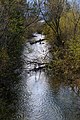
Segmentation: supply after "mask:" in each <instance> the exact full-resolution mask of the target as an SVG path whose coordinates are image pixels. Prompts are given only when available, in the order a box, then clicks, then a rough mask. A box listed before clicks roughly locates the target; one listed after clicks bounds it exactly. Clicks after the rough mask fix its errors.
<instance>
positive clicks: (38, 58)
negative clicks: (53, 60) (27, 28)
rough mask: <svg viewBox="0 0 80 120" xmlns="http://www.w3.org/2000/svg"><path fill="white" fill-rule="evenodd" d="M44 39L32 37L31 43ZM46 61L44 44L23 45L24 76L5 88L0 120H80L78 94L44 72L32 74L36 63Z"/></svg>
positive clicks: (39, 35)
mask: <svg viewBox="0 0 80 120" xmlns="http://www.w3.org/2000/svg"><path fill="white" fill-rule="evenodd" d="M43 38H44V35H41V34H36V33H35V37H34V38H33V40H39V39H43ZM28 46H29V47H30V52H29V53H28V52H27V51H28V49H29V48H28ZM46 56H47V57H46ZM48 57H49V54H48V47H47V43H46V42H45V41H42V42H41V43H36V44H33V45H30V44H25V46H24V51H23V59H24V61H25V62H24V65H23V72H22V74H21V75H20V77H17V78H16V77H15V79H16V80H17V79H20V80H17V83H16V82H13V83H12V84H9V83H7V87H4V92H3V93H5V94H4V96H2V98H1V100H0V107H1V113H3V111H4V113H3V114H0V118H1V120H80V96H79V94H76V92H74V91H73V90H72V88H71V86H70V85H69V84H65V83H64V82H62V81H60V80H54V79H51V78H50V77H49V76H48V75H46V72H45V70H38V71H34V68H35V67H36V68H38V67H40V66H39V65H37V62H38V63H45V62H47V61H48V60H49V58H48ZM44 58H45V59H44ZM26 61H28V63H27V62H26ZM29 61H31V63H30V62H29ZM34 62H35V64H34ZM42 66H43V64H42ZM5 86H6V85H5ZM6 94H7V95H6ZM6 96H7V97H6Z"/></svg>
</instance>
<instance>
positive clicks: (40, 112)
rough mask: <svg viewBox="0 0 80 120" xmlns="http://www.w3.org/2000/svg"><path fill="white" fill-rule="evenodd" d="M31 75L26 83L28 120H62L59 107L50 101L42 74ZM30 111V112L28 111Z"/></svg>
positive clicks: (47, 87) (47, 86)
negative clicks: (28, 94)
mask: <svg viewBox="0 0 80 120" xmlns="http://www.w3.org/2000/svg"><path fill="white" fill-rule="evenodd" d="M39 74H40V73H39V72H37V74H36V78H35V74H32V75H31V77H29V78H28V81H27V91H28V92H29V93H30V96H29V99H28V103H27V104H28V107H29V109H31V112H29V120H62V119H63V116H62V112H61V110H60V107H59V106H58V105H57V104H56V103H55V102H54V100H53V99H51V95H50V94H51V93H50V91H49V85H48V82H47V78H46V76H45V74H44V72H42V73H41V74H40V75H39ZM29 111H30V110H29Z"/></svg>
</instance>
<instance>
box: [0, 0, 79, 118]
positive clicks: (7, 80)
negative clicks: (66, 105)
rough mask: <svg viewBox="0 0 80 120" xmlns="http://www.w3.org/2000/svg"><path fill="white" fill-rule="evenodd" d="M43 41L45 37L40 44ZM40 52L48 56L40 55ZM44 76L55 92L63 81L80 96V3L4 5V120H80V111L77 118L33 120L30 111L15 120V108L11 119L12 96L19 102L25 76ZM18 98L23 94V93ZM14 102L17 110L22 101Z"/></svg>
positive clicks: (22, 0) (8, 1)
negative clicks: (17, 86)
mask: <svg viewBox="0 0 80 120" xmlns="http://www.w3.org/2000/svg"><path fill="white" fill-rule="evenodd" d="M37 36H38V37H39V36H41V37H40V38H39V39H37V40H36V37H37ZM45 44H46V46H45ZM39 49H40V51H41V50H42V53H39V52H38V50H39ZM24 51H26V52H24ZM33 51H36V52H35V53H33ZM31 54H32V55H33V56H31ZM37 54H38V55H37ZM43 54H44V55H43ZM36 55H37V57H36ZM39 57H40V58H39ZM24 66H25V67H24ZM42 71H43V72H42ZM39 72H40V74H41V76H43V75H42V73H44V74H46V77H48V78H49V79H51V80H50V81H49V82H50V84H51V86H52V85H53V87H54V88H55V89H60V84H62V83H61V82H63V84H64V85H63V84H62V85H63V86H64V87H65V86H68V85H69V87H70V89H71V90H72V91H73V92H74V93H75V94H76V95H78V97H80V96H79V95H80V1H79V0H0V107H1V109H0V113H1V115H0V119H1V120H69V119H70V120H79V119H80V118H79V119H78V116H80V112H79V111H78V112H79V113H78V114H77V117H76V118H75V119H73V117H71V118H64V119H61V118H60V117H59V119H57V118H56V117H54V118H55V119H49V118H48V119H47V118H46V119H45V118H44V119H43V118H41V119H39V118H37V117H33V118H34V119H33V118H30V117H29V119H28V118H24V116H25V115H23V114H24V112H23V113H20V115H19V117H18V118H15V116H14V115H13V113H14V111H15V110H14V109H13V108H12V109H13V110H12V112H11V114H10V115H9V116H8V114H9V112H7V111H6V108H7V106H8V105H9V101H10V98H9V97H11V98H12V99H14V97H13V96H14V93H15V92H14V91H15V90H14V87H13V86H15V84H18V85H19V83H20V81H21V80H22V81H24V78H25V76H27V78H26V80H27V79H28V74H30V76H31V74H33V73H34V75H33V76H32V77H33V78H34V76H35V74H36V76H37V74H38V73H39ZM25 74H26V75H25ZM33 78H32V79H33ZM35 79H37V78H35ZM42 79H44V77H42ZM27 81H28V80H27ZM35 81H36V80H35ZM35 84H36V83H35ZM54 84H55V85H54ZM65 84H66V85H65ZM21 85H22V84H21ZM10 86H11V87H10ZM26 86H27V85H26ZM54 88H53V89H54ZM17 89H18V88H17ZM6 91H7V92H6ZM53 91H54V90H53ZM55 91H57V90H55ZM8 92H10V93H8ZM36 92H37V91H36ZM61 92H62V91H61ZM18 93H20V94H21V91H20V90H19V91H18ZM66 93H67V92H66ZM27 94H28V93H27ZM5 96H6V97H5ZM16 96H17V95H16ZM23 96H24V95H23ZM26 96H27V95H26ZM39 97H40V96H39ZM16 99H17V98H16ZM25 99H26V98H25ZM7 101H8V102H7ZM12 101H13V100H12ZM16 101H17V100H16ZM65 101H67V100H65ZM79 101H80V98H79ZM19 102H20V101H19ZM13 103H14V104H15V106H16V104H17V102H16V103H15V102H13ZM74 103H75V102H74ZM32 104H33V103H32ZM11 105H12V103H11ZM72 105H73V104H72ZM13 106H14V105H13ZM78 107H79V105H78ZM20 109H21V108H20ZM72 109H74V108H72ZM79 109H80V108H79ZM10 110H11V108H10V106H9V111H10ZM26 111H27V110H26ZM4 113H5V115H4ZM64 113H65V114H66V112H64ZM21 114H22V115H23V116H22V115H21ZM25 114H26V113H25ZM71 115H72V114H71ZM13 116H14V117H13ZM17 116H18V115H17Z"/></svg>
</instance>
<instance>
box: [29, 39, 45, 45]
mask: <svg viewBox="0 0 80 120" xmlns="http://www.w3.org/2000/svg"><path fill="white" fill-rule="evenodd" d="M44 40H45V39H39V40H37V41H30V44H31V45H33V44H36V43H38V42H39V43H40V44H41V42H42V41H44Z"/></svg>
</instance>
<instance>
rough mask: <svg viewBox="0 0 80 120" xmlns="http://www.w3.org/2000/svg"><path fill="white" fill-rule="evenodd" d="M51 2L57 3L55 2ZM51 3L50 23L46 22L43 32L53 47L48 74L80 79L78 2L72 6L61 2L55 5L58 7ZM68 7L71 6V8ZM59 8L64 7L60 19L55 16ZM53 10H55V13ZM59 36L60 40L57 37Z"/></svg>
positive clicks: (48, 14) (49, 8)
mask: <svg viewBox="0 0 80 120" xmlns="http://www.w3.org/2000/svg"><path fill="white" fill-rule="evenodd" d="M50 1H51V2H52V1H53V2H54V3H55V0H50ZM51 2H49V7H48V11H49V12H48V13H47V16H48V17H49V21H46V24H45V27H44V30H43V31H44V34H45V35H46V39H47V41H48V43H49V44H50V46H51V47H50V48H49V51H50V53H51V57H52V58H51V60H50V64H49V65H48V66H47V67H48V72H49V73H50V74H52V76H54V77H61V78H62V79H70V80H74V79H76V78H79V77H80V76H79V74H80V72H79V71H80V35H79V33H80V29H79V28H80V11H79V6H77V3H76V2H75V4H73V3H72V4H71V5H70V4H69V3H68V4H66V3H65V4H64V3H60V4H59V2H60V1H59V2H58V3H55V4H57V5H55V4H54V5H53V4H52V3H51ZM56 2H57V1H56ZM67 5H69V7H68V6H67ZM47 6H48V4H47ZM50 6H52V7H50ZM57 6H58V7H59V8H60V7H61V6H64V7H63V10H62V11H61V13H60V14H59V18H58V17H57V16H56V17H55V16H54V13H56V14H57ZM76 6H77V7H76ZM51 8H53V9H55V11H53V9H51ZM60 9H61V8H60ZM56 14H55V15H56ZM44 17H45V16H44ZM54 17H55V18H54ZM50 18H51V19H50ZM56 21H58V26H56V25H57V24H56ZM58 35H59V38H58V37H57V36H58ZM60 40H61V42H60ZM57 43H58V44H57Z"/></svg>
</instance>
